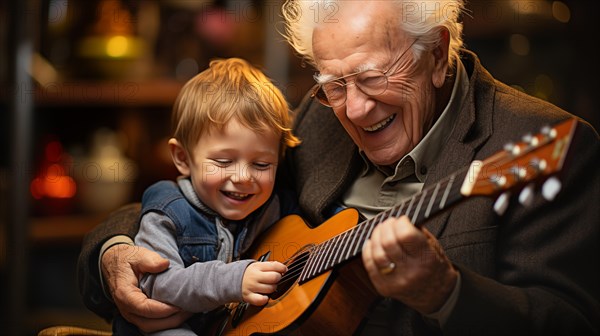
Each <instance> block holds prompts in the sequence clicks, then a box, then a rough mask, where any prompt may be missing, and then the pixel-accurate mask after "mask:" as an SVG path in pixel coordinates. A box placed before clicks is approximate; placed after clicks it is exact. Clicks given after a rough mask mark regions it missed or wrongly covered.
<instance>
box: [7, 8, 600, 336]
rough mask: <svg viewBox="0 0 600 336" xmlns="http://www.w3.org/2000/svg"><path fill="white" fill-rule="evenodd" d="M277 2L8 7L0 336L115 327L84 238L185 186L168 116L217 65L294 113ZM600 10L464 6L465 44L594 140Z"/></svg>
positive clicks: (303, 70)
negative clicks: (87, 291)
mask: <svg viewBox="0 0 600 336" xmlns="http://www.w3.org/2000/svg"><path fill="white" fill-rule="evenodd" d="M281 3H282V1H276V0H271V1H250V0H248V1H233V0H229V1H226V0H223V1H208V0H205V1H200V0H197V1H194V0H164V1H158V0H87V1H83V0H7V1H2V2H0V50H1V53H0V150H1V152H0V153H2V155H1V156H0V290H2V293H1V294H0V305H1V309H2V314H1V315H0V325H1V326H3V327H1V328H2V330H5V331H2V330H0V332H1V333H2V334H9V335H35V334H36V333H37V331H39V330H40V329H42V328H44V327H47V326H52V325H59V324H67V325H75V326H85V327H91V328H96V329H108V328H109V326H108V325H107V324H106V323H105V322H104V321H102V320H101V319H99V318H97V317H95V316H94V315H93V314H92V313H90V312H89V311H87V309H86V308H85V307H84V306H83V304H82V302H81V299H80V298H79V296H78V292H77V284H76V278H75V265H76V260H77V255H78V252H79V249H80V245H81V240H82V237H83V235H84V234H85V233H86V232H88V231H89V230H90V229H92V228H93V227H94V226H95V225H97V224H98V223H99V222H100V221H101V220H102V219H103V218H105V217H106V216H107V214H108V213H109V212H110V211H112V210H114V209H115V208H117V207H119V206H120V205H123V204H126V203H128V202H131V201H136V200H139V199H140V197H141V192H142V191H143V190H144V188H145V187H147V186H148V185H150V184H151V183H153V182H155V181H156V180H159V179H165V178H174V177H175V176H176V170H175V169H174V168H173V165H172V163H171V160H170V157H169V154H168V152H167V147H166V140H167V138H168V136H169V126H168V125H169V114H170V109H171V105H172V103H173V101H174V100H175V97H176V95H177V93H178V91H179V89H180V88H181V86H182V85H183V83H185V81H186V80H187V79H189V78H191V77H192V76H194V75H195V74H196V73H198V72H199V71H202V70H203V69H205V68H206V67H207V65H208V62H209V61H210V59H212V58H215V57H230V56H238V57H243V58H246V59H248V60H249V61H250V62H251V63H253V64H255V65H257V66H259V67H261V68H262V69H263V70H264V71H265V72H266V73H267V74H268V75H269V77H270V78H272V79H273V80H274V81H275V83H276V85H277V86H278V87H279V88H280V89H281V90H282V91H283V93H284V94H285V95H286V97H287V99H288V101H289V102H290V105H291V106H292V107H294V106H296V105H297V104H298V102H299V101H300V99H301V98H302V96H303V95H304V93H305V92H306V91H307V90H308V89H309V88H310V87H311V86H312V84H313V80H312V75H313V73H314V70H313V69H311V68H310V66H308V65H306V64H304V63H303V62H302V60H301V59H299V58H298V57H297V56H296V55H295V54H294V53H293V52H292V50H291V49H290V48H289V47H288V46H287V44H286V43H285V42H284V40H283V38H282V37H281V36H280V34H279V31H282V24H281V18H280V6H281ZM596 3H597V2H596V1H570V0H564V1H549V0H530V1H510V0H499V1H484V0H471V1H469V2H468V4H467V7H468V9H469V14H468V15H466V16H465V17H464V18H463V20H464V23H465V41H466V46H467V47H468V48H470V49H472V50H474V51H475V52H477V53H478V54H479V56H480V58H481V60H482V62H483V64H484V66H486V67H487V68H488V70H490V71H491V72H492V74H493V75H494V76H495V77H496V78H498V79H500V80H502V81H504V82H505V83H507V84H509V85H512V86H514V87H517V88H519V89H520V90H522V91H525V92H527V93H529V94H532V95H534V96H537V97H540V98H542V99H545V100H547V101H549V102H552V103H554V104H556V105H558V106H560V107H562V108H564V109H566V110H568V111H570V112H572V113H573V114H575V115H578V116H580V117H582V118H584V119H586V120H588V121H589V122H590V123H592V124H593V125H594V126H595V127H596V129H598V128H599V127H600V113H599V112H598V107H599V103H598V99H597V96H596V94H597V92H598V88H599V87H598V75H599V71H598V63H597V57H594V56H593V55H594V53H592V46H593V45H594V44H596V43H597V42H598V38H597V36H596V35H594V34H593V33H592V32H591V31H590V28H589V27H593V26H594V25H595V24H594V23H593V22H595V20H597V17H596V15H597V13H598V11H597V9H598V8H597V7H598V5H596ZM327 10H328V9H327V8H318V7H315V11H323V12H322V13H319V14H325V15H326V14H327V13H326V11H327ZM315 15H316V13H315ZM507 122H510V120H507Z"/></svg>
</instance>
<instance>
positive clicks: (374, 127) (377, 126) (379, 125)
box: [363, 114, 396, 132]
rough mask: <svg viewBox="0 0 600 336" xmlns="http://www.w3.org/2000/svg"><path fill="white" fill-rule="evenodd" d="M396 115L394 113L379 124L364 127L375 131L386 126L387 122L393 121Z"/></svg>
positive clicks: (369, 130) (368, 130)
mask: <svg viewBox="0 0 600 336" xmlns="http://www.w3.org/2000/svg"><path fill="white" fill-rule="evenodd" d="M395 116H396V115H395V114H393V115H391V116H389V117H388V118H386V119H384V120H382V121H380V122H378V123H377V124H375V125H373V126H369V127H363V130H365V131H367V132H375V131H377V130H380V129H382V128H383V127H385V126H386V125H387V124H389V123H390V121H392V119H394V117H395Z"/></svg>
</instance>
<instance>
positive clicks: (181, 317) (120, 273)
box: [102, 244, 192, 332]
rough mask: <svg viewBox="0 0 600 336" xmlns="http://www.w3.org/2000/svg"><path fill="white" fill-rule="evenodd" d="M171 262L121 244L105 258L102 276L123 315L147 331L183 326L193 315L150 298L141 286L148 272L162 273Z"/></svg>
mask: <svg viewBox="0 0 600 336" xmlns="http://www.w3.org/2000/svg"><path fill="white" fill-rule="evenodd" d="M167 267H169V261H168V260H167V259H164V258H162V257H161V256H160V255H159V254H158V253H156V252H153V251H150V250H148V249H145V248H143V247H139V246H131V245H127V244H119V245H115V246H113V247H111V248H109V249H108V250H107V251H106V252H104V255H103V256H102V275H103V276H104V279H105V280H106V283H107V284H108V288H109V289H110V294H111V296H112V298H113V300H114V301H115V304H116V305H117V308H118V309H119V312H120V313H121V315H122V316H123V317H124V318H125V319H126V320H127V321H129V322H131V323H133V324H135V325H136V326H137V327H139V328H140V329H141V330H142V331H144V332H152V331H157V330H162V329H168V328H173V327H176V326H179V325H181V323H183V322H184V321H185V320H186V319H188V318H189V317H190V316H191V315H192V314H190V313H187V312H184V311H181V310H180V309H179V308H178V307H175V306H171V305H168V304H166V303H162V302H159V301H156V300H152V299H149V298H148V297H147V296H146V295H145V294H144V293H143V292H142V291H141V290H140V289H139V287H138V283H139V279H140V278H141V276H142V275H143V274H144V273H158V272H162V271H164V270H165V269H167Z"/></svg>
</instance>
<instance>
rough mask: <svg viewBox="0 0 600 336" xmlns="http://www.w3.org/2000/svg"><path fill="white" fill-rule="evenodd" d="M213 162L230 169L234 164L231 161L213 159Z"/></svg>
mask: <svg viewBox="0 0 600 336" xmlns="http://www.w3.org/2000/svg"><path fill="white" fill-rule="evenodd" d="M212 161H213V162H214V163H215V164H216V165H217V166H219V167H228V166H229V165H231V163H232V162H233V161H232V160H229V159H212Z"/></svg>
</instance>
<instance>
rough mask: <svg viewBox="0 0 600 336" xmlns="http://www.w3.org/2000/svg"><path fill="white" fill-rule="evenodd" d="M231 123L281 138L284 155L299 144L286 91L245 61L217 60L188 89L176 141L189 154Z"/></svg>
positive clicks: (178, 112) (177, 111)
mask: <svg viewBox="0 0 600 336" xmlns="http://www.w3.org/2000/svg"><path fill="white" fill-rule="evenodd" d="M231 118H235V120H237V121H239V122H240V123H241V124H242V125H244V126H246V127H248V128H249V129H251V130H253V131H255V132H265V131H273V132H275V133H279V134H281V143H280V154H281V155H283V153H284V151H285V149H286V148H287V147H295V146H296V145H298V144H299V143H300V140H299V139H298V138H297V137H296V136H294V135H293V134H292V131H291V128H290V127H291V123H292V120H291V117H290V111H289V108H288V104H287V102H286V100H285V98H284V97H283V94H282V93H281V91H279V89H278V88H276V87H275V86H274V85H273V83H272V82H271V81H270V80H269V79H268V78H267V77H266V76H265V75H264V74H263V73H262V72H261V71H260V70H258V69H257V68H255V67H253V66H252V65H250V64H249V63H248V62H246V61H245V60H243V59H240V58H229V59H218V60H213V61H211V62H210V64H209V67H208V69H206V70H204V71H202V72H201V73H199V74H198V75H196V76H195V77H193V78H192V79H190V80H189V81H188V82H187V83H186V84H185V85H184V86H183V88H182V89H181V91H180V92H179V95H178V96H177V99H176V100H175V104H174V106H173V113H172V117H171V125H172V127H173V137H174V138H176V139H177V140H178V141H179V142H181V144H182V146H183V147H184V148H185V149H186V150H189V149H190V148H191V146H193V145H194V144H195V143H196V142H197V141H198V140H199V139H200V137H201V136H202V135H205V134H210V132H211V131H212V130H215V129H216V130H221V129H222V128H223V127H224V126H225V124H226V123H227V122H228V121H229V120H231Z"/></svg>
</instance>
